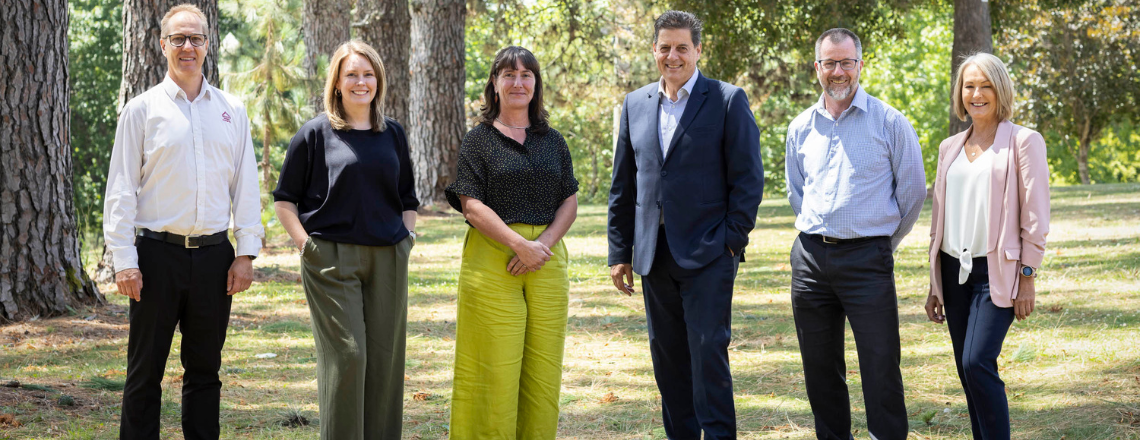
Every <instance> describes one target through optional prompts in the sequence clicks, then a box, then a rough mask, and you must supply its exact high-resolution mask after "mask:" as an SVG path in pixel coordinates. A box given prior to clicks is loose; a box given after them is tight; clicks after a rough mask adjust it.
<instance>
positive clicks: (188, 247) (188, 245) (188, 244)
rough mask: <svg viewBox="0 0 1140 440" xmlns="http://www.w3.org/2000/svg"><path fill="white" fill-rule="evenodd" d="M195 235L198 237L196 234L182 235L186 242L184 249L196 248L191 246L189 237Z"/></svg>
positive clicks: (196, 247)
mask: <svg viewBox="0 0 1140 440" xmlns="http://www.w3.org/2000/svg"><path fill="white" fill-rule="evenodd" d="M196 237H198V236H197V235H194V236H190V235H187V236H185V237H184V238H185V239H186V244H185V246H186V249H198V246H191V245H190V239H191V238H196Z"/></svg>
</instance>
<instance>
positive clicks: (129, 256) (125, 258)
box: [111, 246, 139, 273]
mask: <svg viewBox="0 0 1140 440" xmlns="http://www.w3.org/2000/svg"><path fill="white" fill-rule="evenodd" d="M111 260H112V264H113V265H114V268H113V269H115V273H119V272H122V271H124V270H127V269H138V268H139V251H138V249H137V248H135V247H134V246H130V247H125V248H122V249H119V250H117V251H111Z"/></svg>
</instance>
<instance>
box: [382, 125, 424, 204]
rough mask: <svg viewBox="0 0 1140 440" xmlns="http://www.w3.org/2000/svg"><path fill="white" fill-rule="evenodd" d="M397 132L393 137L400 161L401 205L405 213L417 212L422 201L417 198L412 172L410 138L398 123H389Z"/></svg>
mask: <svg viewBox="0 0 1140 440" xmlns="http://www.w3.org/2000/svg"><path fill="white" fill-rule="evenodd" d="M389 125H390V126H391V127H392V128H393V129H394V130H395V131H394V132H393V133H392V135H393V136H395V137H396V156H397V158H398V160H399V161H400V182H399V184H398V185H399V188H398V190H399V192H400V204H401V205H403V207H404V211H415V210H416V208H419V207H420V199H419V198H417V197H416V180H415V175H414V174H413V172H412V171H413V170H412V158H411V154H410V152H409V150H408V137H407V135H405V134H404V127H401V126H400V124H397V123H389Z"/></svg>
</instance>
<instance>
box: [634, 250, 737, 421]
mask: <svg viewBox="0 0 1140 440" xmlns="http://www.w3.org/2000/svg"><path fill="white" fill-rule="evenodd" d="M739 264H740V262H739V257H738V256H732V255H729V252H728V249H727V248H726V249H725V251H724V255H722V256H721V257H719V258H717V259H716V260H713V262H712V263H709V265H708V266H705V267H702V268H700V269H685V268H683V267H681V266H679V265H678V264H677V262H676V260H674V259H673V254H672V253H671V252H670V251H669V243H668V241H667V240H666V238H665V229H664V228H662V229H661V230H660V231H659V232H658V233H657V250H656V255H655V256H654V259H653V266H652V268H651V269H650V271H649V275H646V276H643V277H641V282H642V285H643V286H644V288H645V314H646V319H647V321H648V324H649V350H650V354H651V355H652V357H653V375H654V377H655V378H656V380H657V388H658V389H659V390H660V391H661V409H662V419H663V420H664V424H665V435H667V436H668V437H669V438H670V439H683V440H690V439H693V440H700V438H701V431H704V434H705V437H704V438H705V439H706V440H713V439H718V440H719V439H735V438H736V408H735V406H734V404H733V401H732V374H731V373H730V372H729V367H728V342H729V340H730V339H731V336H732V329H731V327H730V325H731V323H732V316H731V313H732V286H733V282H734V281H735V280H736V269H737V267H738V266H739Z"/></svg>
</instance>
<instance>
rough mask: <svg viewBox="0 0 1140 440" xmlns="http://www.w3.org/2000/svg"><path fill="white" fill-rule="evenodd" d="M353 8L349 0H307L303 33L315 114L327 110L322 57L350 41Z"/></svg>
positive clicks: (302, 16) (310, 103) (311, 102)
mask: <svg viewBox="0 0 1140 440" xmlns="http://www.w3.org/2000/svg"><path fill="white" fill-rule="evenodd" d="M351 7H352V4H351V2H350V1H349V0H305V11H304V13H303V14H302V15H301V28H302V29H301V31H302V32H301V34H302V36H303V38H304V40H305V72H306V74H307V75H308V77H309V81H311V82H310V84H311V86H312V87H313V89H312V90H313V91H314V92H313V93H310V94H309V105H311V106H312V107H313V114H319V113H320V112H323V111H324V98H323V95H322V92H323V88H322V86H323V82H322V79H323V77H324V72H321V71H320V67H321V60H322V59H324V60H326V61H327V60H328V59H329V57H331V56H332V54H333V51H334V50H336V48H337V47H339V46H340V45H341V44H342V43H344V42H345V41H348V39H349V37H350V35H351V28H350V27H349V23H350V19H351V16H350V8H351Z"/></svg>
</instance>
